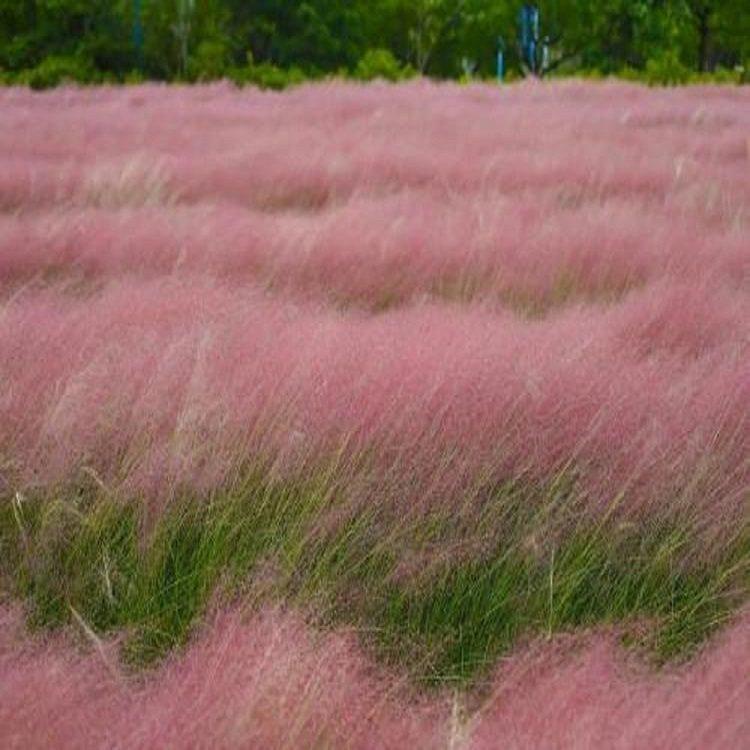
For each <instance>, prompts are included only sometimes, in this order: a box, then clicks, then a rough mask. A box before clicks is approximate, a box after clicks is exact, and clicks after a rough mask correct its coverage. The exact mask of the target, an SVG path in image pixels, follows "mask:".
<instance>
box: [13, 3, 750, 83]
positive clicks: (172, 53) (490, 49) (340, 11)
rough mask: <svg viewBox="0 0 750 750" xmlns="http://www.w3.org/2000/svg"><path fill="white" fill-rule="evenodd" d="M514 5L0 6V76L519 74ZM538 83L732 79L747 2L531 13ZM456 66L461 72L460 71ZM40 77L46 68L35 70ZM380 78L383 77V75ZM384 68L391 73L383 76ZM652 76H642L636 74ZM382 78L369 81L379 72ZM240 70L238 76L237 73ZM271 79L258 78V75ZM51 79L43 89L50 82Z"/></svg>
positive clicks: (560, 6)
mask: <svg viewBox="0 0 750 750" xmlns="http://www.w3.org/2000/svg"><path fill="white" fill-rule="evenodd" d="M521 4H522V3H521V2H520V0H0V70H2V71H5V74H6V75H11V74H14V73H19V72H21V71H35V70H36V71H37V72H38V70H39V69H40V68H41V69H43V70H48V71H52V72H54V71H55V70H57V69H62V70H63V71H64V70H70V71H72V72H73V73H72V75H73V77H76V76H77V75H78V74H80V75H81V76H83V75H84V73H86V74H88V75H91V76H99V78H101V79H102V80H123V79H124V78H126V77H128V76H136V77H145V78H155V79H166V80H173V79H187V80H197V79H211V78H218V77H222V76H225V75H229V76H230V77H231V75H232V74H233V73H234V74H235V77H236V76H238V75H240V71H242V70H245V71H246V73H247V75H248V76H249V77H252V74H253V71H255V74H257V72H258V70H260V71H263V70H265V71H266V72H267V73H269V72H270V71H279V70H281V71H290V70H293V71H295V72H296V73H295V75H297V76H298V77H315V76H319V75H325V74H331V73H340V72H348V73H350V74H356V72H357V71H360V74H362V75H366V74H367V73H368V72H372V71H370V68H371V67H372V64H374V65H375V68H376V70H375V71H374V72H375V73H378V72H381V73H382V72H383V71H386V73H387V71H388V70H403V71H408V70H413V71H416V72H420V73H422V74H425V75H430V76H435V77H441V78H450V77H457V76H459V75H461V73H462V70H465V65H466V61H471V69H472V70H474V71H476V73H477V74H478V75H482V76H490V75H492V74H493V73H494V70H495V64H496V53H497V47H498V38H499V37H502V38H503V39H504V40H505V45H506V55H507V63H508V66H509V68H510V70H514V69H515V70H518V69H519V59H518V49H517V45H516V37H517V22H518V21H517V16H518V10H519V8H520V6H521ZM537 5H538V6H539V9H540V11H541V31H540V36H541V37H542V38H547V39H548V40H549V47H550V50H551V53H552V54H551V56H550V65H549V70H550V71H551V70H559V71H560V72H576V71H581V70H582V71H586V72H599V73H602V74H610V73H618V72H621V71H623V70H625V71H631V72H633V71H635V72H637V71H645V70H648V69H657V68H659V66H662V67H664V66H667V67H668V68H669V67H670V66H671V68H673V69H675V70H679V71H683V72H684V71H687V72H688V73H689V72H690V71H695V72H698V71H703V72H708V71H713V70H715V69H716V68H718V67H721V68H724V69H732V68H734V67H735V66H741V65H743V64H746V63H747V61H748V60H749V59H750V13H749V12H748V11H747V6H746V0H539V2H538V3H537ZM462 61H463V67H462ZM45 66H46V67H45ZM389 66H390V67H389ZM394 66H395V67H394ZM649 66H651V68H649ZM381 67H382V68H383V71H380V68H381ZM248 69H249V72H248ZM269 74H270V73H269ZM53 77H54V76H53Z"/></svg>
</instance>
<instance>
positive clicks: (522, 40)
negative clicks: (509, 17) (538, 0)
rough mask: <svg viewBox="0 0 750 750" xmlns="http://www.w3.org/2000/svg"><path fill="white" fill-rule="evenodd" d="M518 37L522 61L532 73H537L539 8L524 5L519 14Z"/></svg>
mask: <svg viewBox="0 0 750 750" xmlns="http://www.w3.org/2000/svg"><path fill="white" fill-rule="evenodd" d="M518 35H519V46H520V48H521V49H520V52H521V61H522V62H523V63H524V64H525V65H526V67H527V68H528V69H529V71H530V72H531V73H536V71H537V68H538V64H537V47H538V44H539V8H537V7H536V6H535V5H532V4H531V3H524V4H523V6H522V7H521V10H520V11H519V12H518Z"/></svg>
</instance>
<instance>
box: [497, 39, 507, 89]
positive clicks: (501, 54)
mask: <svg viewBox="0 0 750 750" xmlns="http://www.w3.org/2000/svg"><path fill="white" fill-rule="evenodd" d="M504 79H505V40H504V39H503V38H502V37H498V39H497V81H498V83H502V82H503V80H504Z"/></svg>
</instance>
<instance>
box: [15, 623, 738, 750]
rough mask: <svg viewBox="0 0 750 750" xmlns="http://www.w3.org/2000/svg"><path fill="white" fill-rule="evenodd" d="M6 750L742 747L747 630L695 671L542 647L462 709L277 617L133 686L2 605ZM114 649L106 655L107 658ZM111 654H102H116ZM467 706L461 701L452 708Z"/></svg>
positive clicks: (511, 664)
mask: <svg viewBox="0 0 750 750" xmlns="http://www.w3.org/2000/svg"><path fill="white" fill-rule="evenodd" d="M2 624H3V629H2V635H1V636H0V677H2V679H0V697H2V700H0V740H2V744H3V746H4V747H9V748H13V747H19V748H20V747H23V748H37V747H39V748H41V747H50V746H54V747H59V748H67V747H76V748H88V747H92V748H94V747H102V746H104V745H108V744H112V743H113V742H116V744H117V746H118V747H122V748H128V749H129V748H152V747H164V746H171V747H187V746H190V747H201V748H202V747H206V748H207V747H216V748H240V747H248V748H249V747H267V748H282V747H297V746H299V745H300V744H304V745H305V746H310V745H315V744H316V743H318V744H322V745H324V746H326V747H332V748H339V747H341V748H344V747H348V748H369V747H384V748H390V747H392V748H400V747H419V748H430V747H436V748H437V747H460V748H466V750H483V749H484V748H496V747H503V748H506V747H507V748H519V749H524V748H529V749H531V748H537V747H560V748H567V747H577V748H597V747H602V746H607V747H613V748H634V747H650V748H651V747H653V748H670V747H684V748H696V750H698V749H699V748H703V747H707V746H710V747H715V748H727V749H729V748H736V747H742V746H744V744H745V741H746V739H747V737H748V731H750V723H749V721H750V720H749V718H748V717H749V716H750V711H749V710H748V709H750V688H749V686H748V681H747V679H746V676H747V668H748V664H750V621H749V620H748V616H747V613H745V614H744V615H742V616H740V617H739V618H738V620H737V622H736V624H735V625H733V626H732V627H730V628H729V629H728V630H727V631H726V632H725V633H724V634H723V635H722V636H721V637H720V638H719V639H717V642H716V643H714V644H713V645H711V646H709V647H708V648H706V649H705V650H704V652H703V653H702V655H700V656H699V657H698V658H697V659H696V660H695V661H694V662H692V663H690V664H687V665H685V666H683V667H679V668H674V667H673V668H670V669H668V670H667V671H666V672H662V673H658V674H656V673H653V672H652V671H650V670H649V669H647V668H646V667H645V666H644V665H641V664H639V663H637V662H636V660H635V658H634V657H633V656H630V657H625V656H623V654H622V651H621V649H620V648H618V647H617V642H616V638H615V636H614V635H613V634H606V633H603V634H601V633H600V634H596V633H594V634H589V635H578V636H575V637H564V636H561V637H559V638H557V639H556V640H555V641H554V642H552V643H549V642H546V643H545V642H538V643H536V644H532V645H531V646H530V647H526V648H522V649H519V650H518V651H517V652H516V653H515V654H513V655H512V656H511V657H509V658H508V659H507V660H505V663H504V664H503V665H502V666H501V667H500V668H499V670H498V672H497V675H496V677H495V678H494V680H493V685H494V687H493V688H492V692H491V694H490V696H489V698H486V699H484V700H482V701H481V703H479V702H478V701H477V700H476V699H474V698H473V697H472V696H469V697H468V699H467V700H466V701H462V702H463V703H465V704H466V705H467V706H469V707H473V706H476V708H473V709H471V710H470V711H469V713H468V714H467V713H466V711H465V710H463V711H462V710H461V708H460V703H456V706H458V707H459V710H455V707H454V710H453V711H450V710H449V705H448V704H449V701H448V700H447V697H446V696H435V697H433V698H431V699H429V700H425V699H422V700H417V699H415V698H414V697H413V696H410V695H409V692H408V690H407V688H406V685H405V684H404V683H403V682H402V681H399V680H398V679H396V678H395V677H394V676H392V675H389V674H387V673H385V672H383V671H382V670H377V669H375V668H374V667H373V666H372V665H371V664H370V663H369V661H368V659H367V658H365V657H364V656H363V655H362V654H361V653H360V651H359V649H358V647H357V646H356V643H355V642H354V640H353V639H352V638H351V637H349V636H348V635H346V634H327V635H321V634H316V633H314V632H313V631H311V630H310V629H309V628H308V627H307V626H305V624H304V623H303V622H302V620H301V619H300V618H299V617H297V616H295V615H289V614H282V613H281V612H279V611H274V610H266V611H265V612H264V613H261V614H258V615H254V616H253V617H252V618H250V619H247V618H242V617H240V616H239V615H238V614H237V613H234V614H231V613H230V614H225V615H222V616H220V617H218V618H216V619H215V620H214V621H213V622H212V623H211V624H210V626H208V627H206V628H204V630H203V632H202V634H201V635H200V637H199V638H198V639H197V640H196V641H195V643H194V644H193V645H191V646H189V648H188V649H187V651H186V652H185V653H183V654H177V655H175V656H174V657H173V658H172V659H171V660H170V661H169V662H168V663H167V664H165V665H164V666H163V667H161V668H160V669H158V670H157V671H155V672H152V673H149V674H148V675H146V676H144V677H142V678H138V679H134V678H128V677H125V676H122V675H119V674H118V673H117V672H116V671H115V672H113V671H112V667H111V665H110V664H109V663H108V662H106V661H103V658H102V656H100V655H99V654H95V653H92V654H90V655H88V656H84V655H82V654H81V653H80V652H77V651H73V650H72V649H71V648H70V647H69V646H66V645H65V644H64V643H63V642H62V641H60V640H57V641H55V642H51V643H47V644H46V645H45V644H35V643H32V642H28V641H24V640H22V639H21V636H20V635H19V634H18V632H17V629H18V619H17V616H16V615H15V614H13V613H11V612H9V611H8V610H5V611H4V613H3V618H2ZM106 648H108V647H106ZM106 648H105V650H104V651H102V654H103V656H104V657H105V658H106V653H107V652H106ZM454 700H455V699H454Z"/></svg>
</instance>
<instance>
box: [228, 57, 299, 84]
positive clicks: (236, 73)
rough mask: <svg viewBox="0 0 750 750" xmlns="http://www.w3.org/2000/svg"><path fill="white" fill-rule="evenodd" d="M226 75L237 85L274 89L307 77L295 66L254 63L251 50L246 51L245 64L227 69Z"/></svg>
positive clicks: (296, 82)
mask: <svg viewBox="0 0 750 750" xmlns="http://www.w3.org/2000/svg"><path fill="white" fill-rule="evenodd" d="M227 77H228V78H229V79H230V80H232V81H234V83H236V84H237V85H238V86H248V85H250V86H258V87H259V88H261V89H274V90H276V91H280V90H282V89H285V88H288V87H289V86H294V85H296V84H299V83H304V81H305V80H306V79H307V76H306V75H305V73H304V72H303V71H302V70H300V69H299V68H297V67H296V66H293V67H291V68H286V69H285V68H281V67H279V66H278V65H274V64H273V63H267V62H264V63H256V62H255V60H254V59H253V54H252V52H248V53H247V64H246V65H245V66H243V67H241V68H232V69H230V70H228V71H227Z"/></svg>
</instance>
